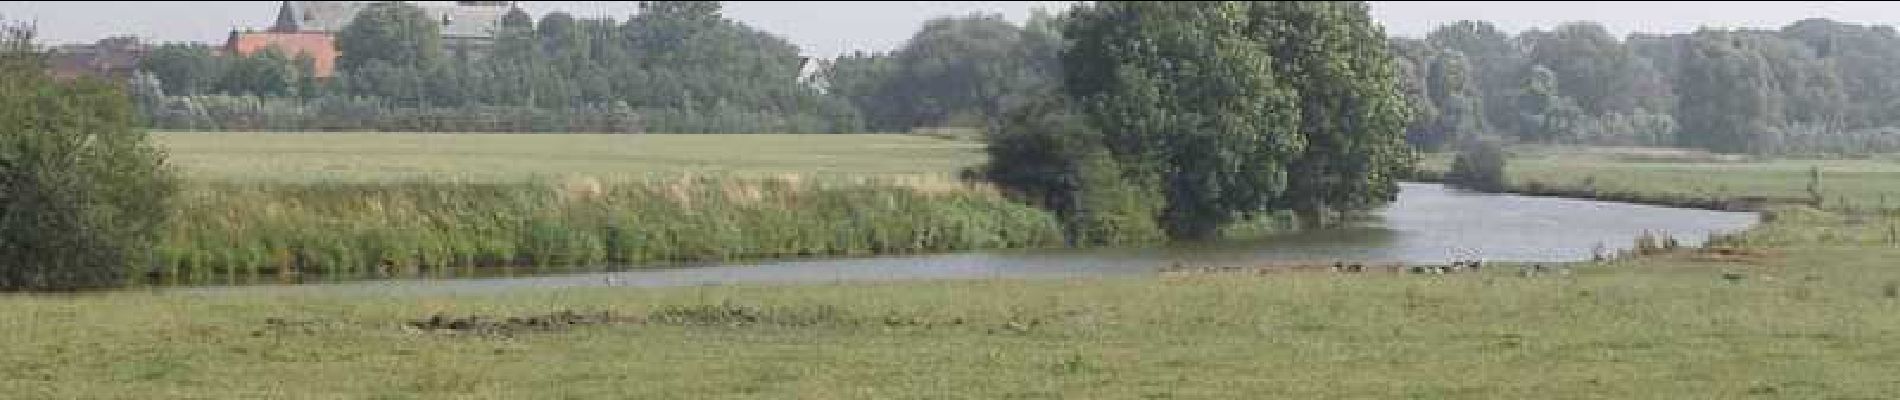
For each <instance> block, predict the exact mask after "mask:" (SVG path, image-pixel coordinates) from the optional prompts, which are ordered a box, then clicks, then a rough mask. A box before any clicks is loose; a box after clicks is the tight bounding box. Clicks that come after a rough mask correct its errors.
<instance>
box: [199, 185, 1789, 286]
mask: <svg viewBox="0 0 1900 400" xmlns="http://www.w3.org/2000/svg"><path fill="white" fill-rule="evenodd" d="M1757 219H1758V217H1757V216H1756V214H1754V213H1741V212H1724V211H1707V210H1694V209H1680V208H1666V207H1655V206H1644V205H1633V204H1624V203H1609V202H1598V201H1588V200H1572V199H1560V198H1549V197H1529V196H1518V195H1508V194H1487V193H1474V192H1467V191H1462V190H1457V189H1451V188H1447V187H1445V186H1442V185H1437V184H1413V183H1406V184H1401V190H1400V192H1399V198H1398V201H1396V202H1394V203H1393V204H1391V205H1390V206H1388V207H1387V208H1386V209H1384V210H1381V211H1380V212H1378V213H1376V214H1375V215H1374V216H1373V217H1372V218H1368V219H1366V220H1363V221H1359V222H1356V223H1354V224H1352V225H1351V226H1347V227H1341V228H1336V229H1328V230H1321V231H1310V232H1301V233H1296V234H1285V235H1276V236H1269V237H1263V238H1258V239H1251V240H1244V241H1243V240H1236V241H1222V242H1215V243H1194V244H1177V245H1170V246H1157V247H1143V248H1108V249H1035V250H1005V251H985V252H969V253H955V254H936V255H918V256H884V257H867V258H849V259H816V260H796V261H766V262H746V263H728V264H712V265H686V266H675V267H667V268H643V269H636V270H630V271H623V272H602V273H581V274H568V275H538V276H521V277H498V278H469V279H430V280H384V281H359V282H345V283H334V284H306V285H295V286H289V287H286V286H277V285H263V286H242V287H218V288H175V289H177V290H219V291H222V290H270V291H280V290H286V289H295V290H334V289H344V288H352V289H377V290H382V289H395V290H409V291H415V290H420V291H486V290H497V289H508V288H524V287H570V286H603V285H614V286H644V287H659V286H697V285H726V284H756V283H765V284H813V283H831V282H852V281H890V280H914V279H993V278H1062V277H1090V276H1109V275H1152V274H1156V273H1157V272H1158V271H1159V270H1160V269H1161V268H1163V267H1167V266H1171V265H1177V264H1178V265H1184V266H1191V267H1225V266H1240V267H1246V266H1258V265H1262V264H1265V263H1271V262H1276V261H1321V262H1332V261H1348V262H1352V261H1357V262H1403V263H1429V264H1443V263H1448V262H1450V261H1451V260H1453V259H1472V258H1478V259H1484V260H1491V261H1523V262H1557V261H1576V260H1586V259H1589V258H1590V257H1591V255H1592V252H1593V251H1596V249H1597V248H1598V246H1602V248H1603V249H1604V250H1619V249H1626V248H1628V247H1629V246H1630V245H1631V244H1632V243H1633V240H1634V238H1635V237H1636V236H1638V235H1641V234H1642V233H1643V232H1645V231H1648V232H1653V233H1667V234H1668V235H1669V236H1673V237H1675V238H1677V239H1678V240H1679V241H1681V242H1682V243H1683V244H1685V245H1696V244H1700V243H1701V242H1702V241H1703V240H1704V239H1706V238H1707V237H1708V235H1709V234H1711V233H1722V232H1733V231H1738V230H1742V229H1746V228H1748V227H1749V226H1750V225H1753V224H1754V223H1755V222H1756V221H1757Z"/></svg>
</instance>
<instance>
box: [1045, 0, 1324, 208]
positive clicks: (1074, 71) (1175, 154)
mask: <svg viewBox="0 0 1900 400" xmlns="http://www.w3.org/2000/svg"><path fill="white" fill-rule="evenodd" d="M1251 6H1252V3H1246V2H1200V3H1187V2H1181V3H1175V2H1120V1H1106V2H1097V3H1094V4H1093V5H1090V6H1082V7H1081V8H1078V9H1077V10H1076V11H1075V12H1074V13H1073V16H1072V19H1071V20H1070V22H1069V24H1068V29H1067V30H1066V33H1067V34H1068V35H1069V39H1070V40H1071V41H1072V42H1071V47H1069V48H1068V49H1067V50H1066V51H1065V52H1064V54H1063V60H1062V62H1063V65H1064V67H1065V69H1066V74H1065V75H1066V79H1065V82H1066V88H1067V92H1068V93H1069V95H1070V96H1071V97H1072V98H1074V99H1076V101H1077V102H1078V103H1079V104H1080V108H1081V109H1082V110H1083V113H1084V115H1087V116H1088V119H1089V121H1090V123H1092V124H1093V125H1094V126H1095V127H1097V128H1098V129H1100V130H1101V131H1102V132H1103V134H1104V135H1103V141H1104V144H1105V147H1106V148H1107V150H1108V151H1109V153H1110V154H1111V155H1113V158H1114V159H1115V162H1116V163H1117V164H1118V165H1119V166H1120V167H1121V168H1123V169H1125V170H1127V172H1126V173H1124V174H1123V176H1125V177H1129V178H1131V179H1136V180H1138V181H1149V182H1156V183H1158V184H1159V185H1161V187H1163V188H1164V190H1163V193H1164V198H1165V199H1166V206H1165V208H1164V210H1163V212H1162V218H1161V220H1162V222H1163V223H1162V225H1163V227H1164V229H1165V230H1166V231H1167V232H1168V236H1169V237H1171V238H1175V239H1189V240H1193V239H1206V238H1210V237H1212V236H1213V235H1214V234H1215V233H1216V232H1217V230H1218V228H1219V227H1220V226H1221V225H1224V224H1226V223H1228V222H1231V221H1233V220H1235V219H1236V218H1237V217H1240V216H1242V214H1244V213H1251V212H1260V211H1264V210H1266V209H1267V208H1268V205H1269V204H1271V202H1272V200H1273V199H1275V198H1278V197H1279V196H1280V192H1281V191H1283V190H1285V189H1286V186H1287V171H1286V165H1287V163H1289V162H1291V161H1292V160H1293V159H1294V158H1295V157H1298V155H1299V154H1300V153H1301V151H1302V150H1304V147H1305V145H1306V143H1305V141H1304V138H1303V137H1301V136H1300V135H1299V118H1300V115H1299V111H1300V110H1301V107H1300V105H1299V104H1298V102H1297V100H1298V98H1297V93H1295V92H1294V89H1293V88H1291V87H1289V86H1290V85H1287V84H1286V83H1285V82H1284V78H1283V77H1281V71H1278V70H1277V69H1276V65H1275V63H1274V60H1273V56H1272V54H1271V53H1270V50H1271V48H1270V47H1269V46H1266V45H1265V44H1266V43H1265V42H1264V41H1262V40H1260V39H1259V38H1257V37H1254V36H1252V35H1250V33H1251V32H1250V29H1252V28H1251V24H1250V18H1249V12H1250V10H1249V8H1250V7H1251Z"/></svg>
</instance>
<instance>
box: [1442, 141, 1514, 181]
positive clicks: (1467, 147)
mask: <svg viewBox="0 0 1900 400" xmlns="http://www.w3.org/2000/svg"><path fill="white" fill-rule="evenodd" d="M1463 147H1464V149H1463V150H1461V151H1459V152H1458V156H1457V157H1456V158H1454V159H1453V160H1452V162H1451V171H1449V172H1448V173H1447V174H1446V176H1445V180H1446V181H1447V182H1450V183H1451V184H1454V185H1458V186H1463V187H1467V188H1471V189H1473V190H1479V191H1486V192H1498V191H1503V190H1505V189H1506V184H1505V175H1504V159H1505V154H1504V147H1503V146H1502V145H1499V144H1498V143H1497V142H1496V141H1491V140H1478V141H1471V142H1467V143H1465V144H1464V145H1463Z"/></svg>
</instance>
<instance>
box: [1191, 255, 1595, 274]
mask: <svg viewBox="0 0 1900 400" xmlns="http://www.w3.org/2000/svg"><path fill="white" fill-rule="evenodd" d="M1486 267H1493V268H1495V265H1487V264H1486V263H1485V262H1484V261H1483V260H1476V259H1473V260H1455V261H1452V262H1451V264H1448V265H1405V264H1403V263H1393V264H1366V263H1360V262H1345V261H1335V262H1333V263H1332V265H1330V266H1327V265H1324V264H1317V265H1316V264H1280V265H1273V264H1269V265H1262V266H1255V267H1236V266H1205V267H1189V266H1186V265H1182V264H1181V263H1179V262H1176V263H1174V264H1173V265H1170V266H1169V267H1167V268H1163V269H1162V270H1161V272H1163V273H1237V272H1252V273H1257V274H1269V273H1276V272H1297V271H1311V270H1316V269H1325V270H1330V271H1332V272H1335V273H1363V272H1367V271H1380V270H1383V271H1385V272H1391V273H1401V272H1403V273H1410V274H1417V275H1447V274H1456V273H1465V272H1478V271H1481V270H1483V269H1485V268H1486ZM1517 274H1518V276H1522V277H1532V276H1539V275H1545V274H1557V275H1570V267H1569V266H1565V265H1552V266H1546V265H1544V264H1541V263H1534V264H1528V265H1519V266H1518V271H1517Z"/></svg>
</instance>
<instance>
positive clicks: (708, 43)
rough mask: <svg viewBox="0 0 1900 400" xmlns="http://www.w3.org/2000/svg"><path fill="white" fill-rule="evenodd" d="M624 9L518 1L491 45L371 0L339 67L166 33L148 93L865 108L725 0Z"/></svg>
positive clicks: (360, 103)
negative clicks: (541, 10)
mask: <svg viewBox="0 0 1900 400" xmlns="http://www.w3.org/2000/svg"><path fill="white" fill-rule="evenodd" d="M639 9H640V12H639V13H638V14H636V15H634V16H632V17H630V18H628V19H626V20H625V21H618V20H615V19H614V18H576V17H574V16H572V15H570V14H566V13H561V12H555V13H549V14H547V15H545V16H543V17H541V18H540V19H539V20H538V21H537V20H534V19H533V18H532V17H530V16H529V15H528V14H527V13H525V12H523V11H521V10H520V9H518V8H517V9H513V10H511V11H510V12H509V13H508V14H506V15H504V16H503V17H502V19H501V21H500V22H499V27H498V30H497V32H496V35H495V38H494V44H493V45H492V46H491V47H490V48H489V49H488V51H486V52H481V53H477V54H467V53H459V54H451V53H450V52H448V51H446V50H445V49H444V43H443V39H442V37H441V33H440V32H439V26H438V24H436V23H435V22H434V21H433V20H432V19H430V18H428V14H427V13H426V12H425V11H424V10H422V9H421V8H419V7H418V6H416V5H413V4H410V3H407V2H394V1H389V2H378V3H374V4H370V5H368V6H366V7H365V9H364V10H363V11H361V12H360V13H359V14H358V15H357V16H356V17H355V19H354V20H353V21H352V22H351V23H350V24H348V25H347V26H346V27H345V28H343V30H342V31H340V32H338V33H337V35H336V43H337V48H338V51H339V52H341V56H340V57H339V58H338V59H337V60H336V62H337V71H336V76H335V77H334V78H333V79H318V78H317V77H315V76H313V75H314V71H313V68H311V65H312V61H311V60H309V59H308V58H307V57H288V56H285V55H284V53H282V52H280V51H276V50H275V49H270V50H266V51H260V52H257V53H254V54H251V55H248V56H235V55H222V54H219V51H218V50H217V49H215V48H212V47H209V46H205V45H202V44H187V43H173V44H165V45H161V46H158V47H157V48H155V49H154V50H153V51H152V52H151V53H150V55H149V56H148V57H146V58H145V59H144V60H143V61H142V62H141V69H142V71H144V72H145V74H141V76H139V77H138V78H136V80H135V84H134V85H133V88H134V91H135V93H134V96H135V97H136V98H137V99H138V100H139V103H140V104H141V110H143V111H144V113H145V114H146V117H147V120H148V121H150V123H151V124H152V125H154V126H157V127H162V128H175V129H234V130H244V129H273V130H275V129H291V130H329V129H361V130H441V131H504V132H505V131H541V132H562V131H592V132H679V133H699V132H794V133H803V132H851V131H859V130H861V129H862V128H861V118H859V116H858V115H857V111H856V109H855V108H854V107H852V106H851V105H849V104H848V103H847V102H845V101H844V100H842V99H839V98H838V97H836V96H829V95H826V94H825V93H824V92H823V91H822V90H820V89H819V88H818V87H816V86H813V85H809V84H807V83H806V82H804V81H803V80H802V79H801V76H800V72H801V71H800V68H801V67H802V66H803V64H804V60H803V59H802V58H801V57H800V55H799V52H798V48H797V47H796V46H793V45H792V44H791V43H789V42H787V41H786V40H784V39H783V38H780V37H778V36H774V35H771V34H768V33H765V32H761V31H758V30H756V29H753V28H751V27H749V26H746V25H745V24H742V23H739V22H737V21H733V20H731V19H728V18H726V17H724V16H723V15H722V14H721V7H720V4H719V2H715V1H655V2H641V3H640V5H639Z"/></svg>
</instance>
